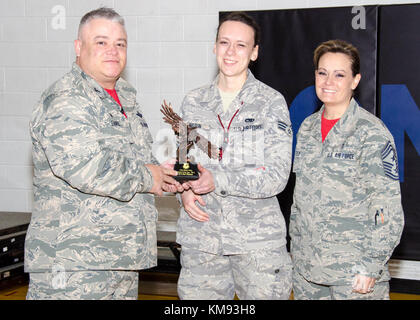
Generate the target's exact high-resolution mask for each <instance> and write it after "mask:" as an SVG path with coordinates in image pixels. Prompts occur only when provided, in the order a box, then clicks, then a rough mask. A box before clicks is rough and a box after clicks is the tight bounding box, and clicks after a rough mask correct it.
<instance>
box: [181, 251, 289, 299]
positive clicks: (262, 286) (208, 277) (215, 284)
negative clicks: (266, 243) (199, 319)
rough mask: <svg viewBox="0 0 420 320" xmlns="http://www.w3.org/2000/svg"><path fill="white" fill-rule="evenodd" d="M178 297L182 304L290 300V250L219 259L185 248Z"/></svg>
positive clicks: (220, 257)
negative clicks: (237, 299)
mask: <svg viewBox="0 0 420 320" xmlns="http://www.w3.org/2000/svg"><path fill="white" fill-rule="evenodd" d="M181 264H182V269H181V273H180V276H179V280H178V295H179V297H180V299H182V300H196V299H198V300H231V299H233V298H234V296H235V293H236V295H237V296H238V298H239V299H240V300H257V299H258V300H287V299H289V298H290V293H291V291H292V263H291V259H290V255H289V253H288V252H287V249H286V246H283V247H281V248H274V249H269V250H264V249H263V250H257V251H255V252H253V253H252V254H236V255H228V256H226V255H225V256H223V255H217V254H210V253H207V252H202V251H198V250H194V249H188V248H183V249H182V255H181Z"/></svg>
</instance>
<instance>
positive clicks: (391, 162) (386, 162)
mask: <svg viewBox="0 0 420 320" xmlns="http://www.w3.org/2000/svg"><path fill="white" fill-rule="evenodd" d="M382 164H383V166H384V172H385V175H386V176H387V177H388V178H391V179H392V180H399V175H398V159H397V152H396V151H395V149H394V147H393V146H392V144H391V142H389V141H388V143H387V144H386V146H385V148H384V149H383V150H382Z"/></svg>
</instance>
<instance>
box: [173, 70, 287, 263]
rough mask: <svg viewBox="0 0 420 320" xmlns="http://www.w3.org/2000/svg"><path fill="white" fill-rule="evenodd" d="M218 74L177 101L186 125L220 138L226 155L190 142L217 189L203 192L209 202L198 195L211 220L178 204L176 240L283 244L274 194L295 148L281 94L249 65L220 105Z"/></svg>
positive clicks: (226, 250) (219, 248)
mask: <svg viewBox="0 0 420 320" xmlns="http://www.w3.org/2000/svg"><path fill="white" fill-rule="evenodd" d="M217 82H218V78H216V79H215V80H214V82H213V83H212V84H210V85H207V86H203V87H201V88H198V89H195V90H193V91H191V92H190V93H188V94H187V95H186V97H185V98H184V101H183V103H182V106H181V117H182V119H183V120H184V121H185V122H186V123H187V124H188V125H189V126H191V127H196V128H197V129H196V130H197V131H198V133H200V134H201V135H203V136H204V137H205V138H207V139H209V140H210V142H211V143H212V144H214V145H217V146H223V158H222V161H220V162H219V161H218V160H217V159H216V160H215V159H210V158H209V156H208V154H207V153H206V152H203V151H202V150H201V149H199V148H194V149H191V150H190V153H189V154H190V155H191V156H193V158H194V160H195V161H196V162H200V163H201V164H202V165H203V166H204V167H205V168H207V169H208V170H210V171H211V173H212V174H213V177H214V181H215V187H216V189H215V190H214V191H213V192H211V193H209V194H206V195H203V200H204V201H205V203H206V206H204V207H201V206H200V205H199V204H198V203H197V205H198V206H199V207H201V208H202V209H203V211H205V212H207V213H208V214H209V221H208V222H198V221H196V220H194V219H192V218H190V216H189V215H188V214H187V213H186V212H185V210H184V209H183V208H182V209H181V214H180V218H179V220H178V230H177V242H178V243H180V244H181V245H182V246H183V247H184V246H185V247H188V248H191V249H196V250H201V251H205V252H209V253H214V254H224V255H228V254H240V253H246V252H250V251H252V250H259V249H262V248H264V249H269V248H280V247H282V246H284V245H285V244H286V226H285V221H284V217H283V214H282V212H281V210H280V206H279V203H278V200H277V198H276V195H277V194H278V193H280V192H281V191H282V190H283V189H284V187H285V186H286V183H287V180H288V178H289V174H290V168H291V149H292V131H291V123H290V119H289V111H288V109H287V105H286V102H285V100H284V98H283V96H282V95H281V94H280V93H279V92H277V91H275V90H274V89H272V88H270V87H268V86H267V85H265V84H263V83H262V82H260V81H258V80H257V79H255V77H254V76H253V75H252V73H251V72H250V71H248V77H247V80H246V82H245V84H244V86H243V88H242V89H241V91H240V92H239V93H238V95H237V97H236V98H235V99H234V100H233V102H232V104H231V105H230V108H229V109H228V110H227V111H226V112H223V106H222V100H221V97H220V94H219V90H218V88H217ZM236 110H239V111H238V112H237V114H236V115H235V116H234V114H235V112H236ZM218 115H219V116H220V120H221V122H222V123H223V126H224V127H225V130H224V129H223V127H222V125H221V123H220V122H219V119H218ZM233 116H234V117H233ZM232 118H233V119H232ZM230 122H231V123H230ZM279 122H281V123H282V124H284V125H285V126H284V127H283V125H282V126H280V125H279ZM229 123H230V126H229ZM228 127H229V130H228Z"/></svg>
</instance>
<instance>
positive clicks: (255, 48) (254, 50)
mask: <svg viewBox="0 0 420 320" xmlns="http://www.w3.org/2000/svg"><path fill="white" fill-rule="evenodd" d="M258 49H259V46H258V44H257V45H256V46H255V47H254V49H252V54H251V60H252V61H255V60H257V58H258Z"/></svg>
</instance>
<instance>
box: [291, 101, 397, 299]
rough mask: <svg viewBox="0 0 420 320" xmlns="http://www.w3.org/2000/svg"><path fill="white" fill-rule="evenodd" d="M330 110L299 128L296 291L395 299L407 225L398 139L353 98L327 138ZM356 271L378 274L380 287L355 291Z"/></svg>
mask: <svg viewBox="0 0 420 320" xmlns="http://www.w3.org/2000/svg"><path fill="white" fill-rule="evenodd" d="M323 111H324V107H322V108H321V110H320V111H319V112H317V113H315V114H313V115H311V116H310V117H308V118H307V119H305V121H304V122H303V123H302V125H301V127H300V129H299V132H298V135H297V146H296V152H295V160H294V164H293V172H295V173H296V186H295V191H294V203H293V206H292V212H291V218H290V235H291V238H292V242H291V254H292V258H293V263H294V279H293V280H294V287H293V292H294V296H295V297H296V298H297V299H331V298H332V299H389V285H388V280H389V279H390V275H389V272H388V267H387V262H388V260H389V258H390V256H391V254H392V252H393V250H394V248H395V247H396V245H397V244H398V243H399V240H400V237H401V233H402V229H403V225H404V215H403V209H402V206H401V195H400V185H399V178H398V165H397V154H396V151H395V145H394V139H393V137H392V135H391V134H390V132H389V131H388V129H387V128H386V127H385V126H384V125H383V123H382V122H381V121H380V120H379V119H378V118H376V117H375V116H373V115H372V114H371V113H369V112H367V111H366V110H364V109H362V108H361V107H360V106H359V105H358V104H357V103H356V101H355V100H354V99H351V102H350V105H349V107H348V109H347V110H346V112H345V113H344V114H343V116H342V117H341V119H340V121H339V122H338V123H337V124H336V125H335V126H334V127H333V128H332V129H331V131H330V132H329V134H328V136H327V138H326V139H325V141H324V142H323V143H322V142H321V115H322V113H323ZM356 275H358V276H359V277H360V276H361V277H368V278H372V279H374V280H375V284H374V286H373V288H364V289H362V291H361V292H359V293H358V292H354V290H353V289H354V287H355V286H357V284H356V283H354V281H355V279H356ZM360 293H364V294H360Z"/></svg>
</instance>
